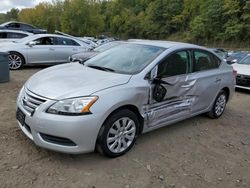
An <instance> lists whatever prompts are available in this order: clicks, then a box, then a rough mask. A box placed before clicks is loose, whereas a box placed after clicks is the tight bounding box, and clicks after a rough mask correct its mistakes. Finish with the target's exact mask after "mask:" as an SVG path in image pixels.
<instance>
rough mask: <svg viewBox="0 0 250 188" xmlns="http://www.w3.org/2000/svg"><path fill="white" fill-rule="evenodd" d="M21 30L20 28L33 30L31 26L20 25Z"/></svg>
mask: <svg viewBox="0 0 250 188" xmlns="http://www.w3.org/2000/svg"><path fill="white" fill-rule="evenodd" d="M21 28H22V29H33V27H32V26H30V25H26V24H21Z"/></svg>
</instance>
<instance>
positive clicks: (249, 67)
mask: <svg viewBox="0 0 250 188" xmlns="http://www.w3.org/2000/svg"><path fill="white" fill-rule="evenodd" d="M232 66H233V68H234V69H235V70H236V71H237V77H236V87H237V88H242V89H248V90H250V54H249V55H247V56H246V57H245V58H243V59H242V60H241V61H240V62H238V63H234V64H233V65H232Z"/></svg>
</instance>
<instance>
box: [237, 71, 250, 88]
mask: <svg viewBox="0 0 250 188" xmlns="http://www.w3.org/2000/svg"><path fill="white" fill-rule="evenodd" d="M236 85H240V86H245V87H250V76H248V75H242V74H238V75H237V77H236Z"/></svg>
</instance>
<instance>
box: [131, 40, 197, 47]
mask: <svg viewBox="0 0 250 188" xmlns="http://www.w3.org/2000/svg"><path fill="white" fill-rule="evenodd" d="M128 42H130V43H134V44H141V45H150V46H156V47H161V48H172V47H177V46H178V47H183V48H192V47H193V48H202V47H201V46H198V45H194V44H188V43H183V42H173V41H163V40H143V39H130V40H128Z"/></svg>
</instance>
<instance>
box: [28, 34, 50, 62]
mask: <svg viewBox="0 0 250 188" xmlns="http://www.w3.org/2000/svg"><path fill="white" fill-rule="evenodd" d="M34 42H35V45H34V46H28V45H27V46H28V47H27V53H28V62H29V63H34V64H40V63H41V64H44V63H49V64H51V63H55V38H54V37H41V38H38V39H36V40H34Z"/></svg>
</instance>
